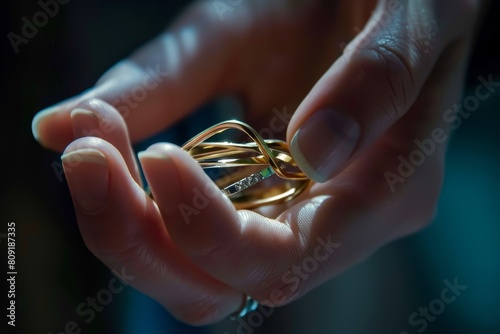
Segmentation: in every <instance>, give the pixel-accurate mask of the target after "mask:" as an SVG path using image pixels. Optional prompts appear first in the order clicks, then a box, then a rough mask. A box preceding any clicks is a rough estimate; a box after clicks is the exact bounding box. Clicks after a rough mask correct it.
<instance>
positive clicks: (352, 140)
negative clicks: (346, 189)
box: [290, 107, 360, 182]
mask: <svg viewBox="0 0 500 334" xmlns="http://www.w3.org/2000/svg"><path fill="white" fill-rule="evenodd" d="M359 132H360V131H359V125H358V124H357V123H356V122H355V121H354V120H353V119H352V118H351V117H349V116H348V115H346V114H345V113H341V112H339V111H337V110H335V109H333V108H329V107H328V108H323V109H320V110H318V111H317V112H316V113H314V114H313V115H312V116H311V117H310V118H309V119H308V120H307V121H306V122H305V123H304V124H303V125H302V126H301V127H300V128H299V130H298V131H297V132H296V133H295V135H294V136H293V138H292V141H291V143H290V150H291V153H292V155H293V157H294V159H295V161H296V162H297V164H298V165H299V166H300V168H301V169H302V170H303V171H304V173H306V175H308V176H309V177H310V178H311V179H313V180H314V181H316V182H326V181H327V180H328V179H330V178H331V177H333V176H334V175H335V173H336V172H337V171H339V169H341V167H342V166H343V165H344V163H345V162H346V161H347V160H348V159H349V158H350V157H351V155H352V153H353V151H354V148H355V147H356V144H357V143H358V139H359Z"/></svg>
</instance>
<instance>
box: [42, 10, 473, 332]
mask: <svg viewBox="0 0 500 334" xmlns="http://www.w3.org/2000/svg"><path fill="white" fill-rule="evenodd" d="M481 5H482V2H480V1H472V0H468V1H466V0H461V1H455V2H453V3H450V2H449V1H445V0H441V1H438V0H435V1H430V0H429V1H420V2H407V1H401V2H399V1H389V0H388V1H382V0H380V1H302V2H300V1H299V2H297V1H274V2H272V3H271V2H268V1H267V2H266V1H252V2H250V1H247V2H243V3H242V4H241V5H239V7H236V8H234V9H233V11H232V12H225V13H224V14H223V15H224V20H222V21H221V19H220V16H219V15H218V12H217V11H215V10H214V7H213V5H212V3H211V2H205V3H199V4H195V5H194V6H193V7H190V8H189V9H188V10H187V11H186V13H185V14H184V15H183V16H182V17H181V18H180V19H179V20H178V21H177V22H175V24H173V25H172V27H171V28H170V29H169V30H168V32H167V33H165V34H163V35H161V36H159V37H158V38H157V39H156V40H153V41H152V42H151V43H150V44H148V45H146V46H145V47H144V48H141V49H140V50H139V51H138V52H137V53H135V54H134V55H132V56H131V57H130V58H129V59H127V60H125V61H123V62H120V63H119V64H117V66H115V67H114V68H112V69H110V71H108V72H107V73H106V74H104V76H103V77H102V78H101V79H100V80H99V81H98V83H97V84H96V86H95V87H93V88H92V89H90V90H89V91H86V92H84V93H83V94H81V95H79V96H76V97H73V98H70V99H69V100H67V101H64V102H62V103H60V104H58V105H57V106H55V107H53V108H52V109H51V110H49V111H48V112H45V113H43V114H39V115H37V117H36V118H35V119H34V122H33V124H34V129H35V130H34V133H35V136H36V137H37V138H38V139H39V141H40V142H41V143H42V144H43V145H44V146H45V147H47V148H50V149H53V150H57V151H64V155H63V165H64V167H65V173H66V177H67V180H68V184H69V188H70V191H71V194H72V197H73V200H74V203H75V210H76V214H77V220H78V224H79V227H80V230H81V233H82V236H83V238H84V240H85V243H86V244H87V246H88V248H89V249H90V250H91V251H92V252H93V253H94V254H95V255H96V256H97V257H98V258H99V259H101V260H102V261H103V262H104V263H105V264H106V265H108V266H109V267H110V268H123V267H125V268H127V272H128V273H131V274H132V275H134V276H136V278H135V279H134V281H133V282H131V285H133V286H134V287H135V288H137V289H138V290H140V291H142V292H144V293H146V294H148V295H149V296H151V297H152V298H154V299H156V300H157V301H158V302H159V303H161V304H162V305H163V306H165V307H166V308H167V309H168V310H170V311H171V312H172V314H173V315H174V316H176V317H177V318H179V319H180V320H182V321H185V322H187V323H190V324H197V325H199V324H206V323H211V322H215V321H218V320H221V319H222V318H224V317H226V316H227V315H229V314H231V313H233V312H234V311H236V310H237V309H238V308H239V307H240V305H241V302H242V296H243V294H248V295H250V296H252V297H253V298H254V299H256V300H257V301H259V302H260V303H262V304H266V305H270V306H279V305H284V304H286V303H288V302H290V301H292V300H294V299H296V298H299V297H300V296H303V295H304V294H306V293H307V292H308V291H310V290H311V289H313V288H314V287H316V286H318V285H320V284H322V283H324V282H325V281H327V280H329V279H331V278H332V277H334V276H335V275H337V274H339V273H341V272H342V271H344V270H346V269H347V268H349V267H350V266H352V265H353V264H355V263H357V262H359V261H360V260H362V259H364V258H366V257H367V256H369V255H370V254H371V253H372V252H373V251H375V250H376V249H378V248H380V247H381V246H383V245H384V244H386V243H387V242H390V241H392V240H394V239H396V238H398V237H401V236H403V235H407V234H409V233H413V232H415V231H417V230H419V229H421V228H423V227H424V226H426V224H428V223H429V222H430V220H431V219H432V217H433V214H434V211H435V206H436V201H437V198H438V196H439V191H440V185H441V182H442V173H443V163H444V157H445V153H446V142H445V139H446V138H447V137H448V136H449V131H450V125H451V124H450V123H451V122H450V121H448V120H447V119H446V118H444V116H443V114H442V113H443V112H445V111H446V110H447V109H448V108H451V106H452V105H453V103H454V102H455V101H456V100H457V99H458V98H459V96H460V93H461V91H462V86H463V77H464V73H465V70H466V66H467V57H468V55H469V52H470V49H471V45H472V40H473V32H474V28H475V26H476V23H477V21H478V19H479V17H480V10H481ZM372 10H374V11H373V13H372ZM219 14H220V12H219ZM365 23H366V24H365ZM355 27H364V28H362V29H360V31H358V29H355ZM352 38H354V40H353V41H351V42H350V43H349V44H348V46H347V48H346V49H345V52H344V53H341V48H340V47H339V45H342V43H344V42H349V41H350V40H351V39H352ZM332 64H333V65H332ZM153 72H154V73H155V74H152V73H153ZM167 73H168V75H167ZM141 87H142V90H140V89H139V88H141ZM142 92H146V94H145V95H144V94H143V95H140V93H142ZM227 93H231V94H234V95H235V96H237V97H239V98H240V99H241V100H242V101H243V102H244V105H245V109H246V111H245V121H246V122H247V123H249V124H251V125H252V126H254V127H255V128H257V129H259V128H260V129H262V128H263V127H270V126H274V127H275V128H276V131H274V130H273V131H274V132H275V134H276V136H280V135H284V134H282V133H281V132H280V131H279V130H280V129H281V130H285V126H282V127H280V126H278V125H276V124H274V123H272V122H273V117H274V118H275V117H276V115H273V114H271V113H270V111H271V110H272V109H273V108H275V107H278V108H279V107H280V106H283V105H287V106H288V109H289V110H296V111H295V113H294V115H293V117H292V119H291V120H290V123H289V124H288V127H287V128H286V131H287V139H288V142H289V143H290V147H291V149H292V153H293V155H294V157H295V158H296V160H297V161H298V163H299V165H300V166H301V167H302V169H303V170H304V171H305V172H306V173H307V174H308V175H309V176H310V177H311V178H313V179H314V180H315V181H317V182H318V183H315V184H314V185H313V186H312V187H311V188H310V189H309V190H308V191H307V192H306V193H304V194H302V195H301V196H300V197H299V198H297V199H296V200H294V201H293V202H291V203H289V204H288V205H286V206H279V207H276V208H271V209H272V210H268V211H266V216H267V217H266V216H263V215H260V214H258V213H257V212H252V211H243V210H242V211H236V210H235V209H234V207H233V206H232V205H231V203H230V202H229V201H228V199H227V198H226V197H224V196H223V195H221V194H218V195H214V196H213V197H210V203H209V205H206V206H205V207H204V208H203V209H201V210H199V214H194V215H192V216H190V220H189V224H186V220H185V217H184V216H183V215H182V213H181V212H180V211H179V209H178V208H179V205H181V204H183V203H193V200H194V196H195V195H196V192H195V190H197V191H202V192H208V193H211V194H217V191H216V190H217V189H215V185H214V184H213V183H212V182H211V181H210V180H209V179H208V177H207V176H206V175H205V174H204V172H203V170H202V169H201V168H200V167H199V166H198V165H197V164H196V162H195V161H193V159H191V158H190V157H189V156H188V155H187V154H186V153H185V152H183V151H182V150H181V149H179V148H178V147H176V146H174V145H171V144H156V145H154V146H152V147H151V148H149V149H148V150H147V151H146V152H145V153H142V154H141V156H140V160H141V165H142V167H143V169H144V172H145V175H146V178H147V180H148V183H149V185H150V186H151V188H152V191H153V194H154V198H155V202H153V201H152V200H151V199H150V198H149V197H147V196H146V194H145V192H144V191H143V190H142V185H141V183H140V177H139V172H138V167H137V162H136V159H135V154H134V152H133V150H132V148H131V145H130V141H133V142H136V141H139V140H142V139H145V138H147V137H149V136H150V135H152V134H154V133H156V132H158V131H160V130H162V129H164V128H165V127H168V126H169V125H172V124H173V123H174V122H175V121H177V120H179V119H181V118H182V117H184V116H186V115H187V114H189V113H190V112H192V111H193V110H194V109H196V107H198V106H200V105H201V104H203V103H205V102H207V101H209V100H210V99H212V98H214V97H216V96H218V95H220V94H227ZM304 97H305V98H304ZM113 106H114V107H113ZM75 108H80V110H78V109H77V110H76V111H74V110H75ZM82 109H85V110H87V111H82ZM116 109H118V111H119V112H120V113H118V112H117V110H116ZM272 124H274V125H272ZM299 129H300V130H299ZM436 130H438V131H437V132H436ZM439 130H441V131H439ZM89 135H91V136H92V137H90V136H89ZM82 136H87V137H85V138H79V139H76V138H78V137H82ZM96 137H100V138H101V139H98V138H96ZM75 139H76V140H75ZM416 139H417V140H419V141H420V142H424V143H425V145H427V146H426V150H427V151H429V152H432V153H429V154H428V155H424V158H423V161H422V164H421V166H418V168H414V172H413V173H410V174H412V175H411V176H404V177H403V176H401V175H399V174H398V173H399V171H398V169H400V164H401V159H400V157H403V158H404V159H406V160H408V159H410V155H411V154H412V152H413V151H414V150H418V149H419V146H417V145H416V144H415V140H416ZM431 148H432V150H431ZM424 152H426V151H424ZM388 172H390V173H392V174H388ZM167 175H168V176H169V177H166V176H167ZM391 175H392V176H391ZM395 177H396V178H395ZM398 177H399V178H398ZM268 217H269V218H268Z"/></svg>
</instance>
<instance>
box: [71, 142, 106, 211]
mask: <svg viewBox="0 0 500 334" xmlns="http://www.w3.org/2000/svg"><path fill="white" fill-rule="evenodd" d="M61 160H62V163H63V167H64V173H65V174H66V179H67V180H68V185H69V188H70V190H71V194H72V196H74V199H75V200H76V202H77V203H78V205H79V206H80V207H81V209H82V211H83V212H85V213H87V214H96V213H99V212H100V211H102V210H103V209H104V207H105V205H106V203H107V201H108V197H109V167H108V163H107V161H106V157H105V156H104V154H103V153H101V152H100V151H98V150H96V149H91V148H87V149H79V150H75V151H71V152H69V153H66V154H64V155H63V156H62V157H61Z"/></svg>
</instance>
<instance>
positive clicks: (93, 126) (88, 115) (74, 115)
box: [70, 108, 101, 137]
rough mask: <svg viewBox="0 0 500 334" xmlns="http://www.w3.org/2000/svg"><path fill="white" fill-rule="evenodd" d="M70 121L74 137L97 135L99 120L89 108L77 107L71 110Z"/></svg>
mask: <svg viewBox="0 0 500 334" xmlns="http://www.w3.org/2000/svg"><path fill="white" fill-rule="evenodd" d="M70 115H71V123H72V124H73V134H74V135H75V137H85V136H96V137H101V136H99V120H98V119H97V116H96V115H95V114H94V113H93V112H92V111H90V110H86V109H82V108H77V109H73V110H72V111H71V114H70Z"/></svg>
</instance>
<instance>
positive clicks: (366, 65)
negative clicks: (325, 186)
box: [287, 1, 453, 182]
mask: <svg viewBox="0 0 500 334" xmlns="http://www.w3.org/2000/svg"><path fill="white" fill-rule="evenodd" d="M397 3H398V5H397V6H394V4H391V1H383V4H380V5H379V6H378V7H377V9H376V10H375V12H374V13H373V14H372V17H371V18H370V20H369V21H368V23H367V24H366V26H365V28H364V29H363V31H361V32H360V33H359V35H358V36H357V37H356V38H355V39H354V40H353V41H352V42H351V43H350V44H349V45H348V46H347V48H346V49H345V51H344V54H343V55H342V56H341V57H340V58H339V59H338V60H337V61H336V62H335V63H334V64H333V65H332V66H331V67H330V69H329V70H328V71H327V72H326V73H325V74H324V75H323V77H322V78H321V79H320V80H319V81H318V82H317V83H316V85H315V86H314V87H313V88H312V90H311V91H310V93H309V94H308V96H307V97H306V98H305V99H304V101H303V102H302V103H301V105H300V106H299V107H298V109H297V111H296V112H295V114H294V117H293V118H292V120H291V122H290V124H289V127H288V132H287V138H288V140H289V142H290V149H291V151H292V154H293V156H294V158H295V160H296V161H297V163H298V164H299V166H300V167H301V168H302V170H303V171H304V172H305V173H306V174H307V175H308V176H309V177H311V178H312V179H314V180H315V181H317V182H326V181H327V180H328V179H330V178H332V177H333V176H334V175H336V174H337V173H338V172H340V171H341V170H342V168H343V167H345V166H346V165H347V163H348V162H349V161H350V160H351V159H353V158H354V157H355V156H356V155H357V154H359V152H361V151H362V150H363V149H364V148H366V147H368V146H369V145H371V144H372V143H374V142H375V141H376V140H377V139H378V138H379V137H380V136H381V135H382V134H383V133H384V132H385V131H386V130H387V129H388V128H389V127H391V125H393V124H394V123H395V122H396V121H397V120H398V119H399V118H401V117H402V116H403V115H404V114H405V113H406V111H407V110H408V109H409V107H410V106H411V105H412V104H413V102H414V101H415V99H416V98H417V96H418V95H419V92H420V90H421V88H422V86H423V85H424V83H425V81H426V78H427V77H428V75H429V74H430V72H431V71H432V69H433V67H434V65H435V63H436V62H437V59H438V58H439V54H440V53H441V52H442V50H443V49H444V46H446V43H447V41H448V40H450V39H451V37H452V36H451V34H452V33H453V30H452V29H450V28H449V27H446V28H445V29H449V30H450V31H449V32H447V31H444V30H443V27H440V26H437V25H436V19H435V17H434V16H433V13H434V12H435V10H434V9H433V8H426V9H425V10H424V9H422V8H421V7H422V6H426V5H424V4H423V3H428V2H420V1H418V2H413V1H403V2H399V1H398V2H397ZM427 6H429V7H432V6H431V5H427ZM417 7H418V8H417ZM443 15H451V14H450V13H443ZM443 21H446V20H443ZM437 31H439V34H437V33H436V32H437Z"/></svg>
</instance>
